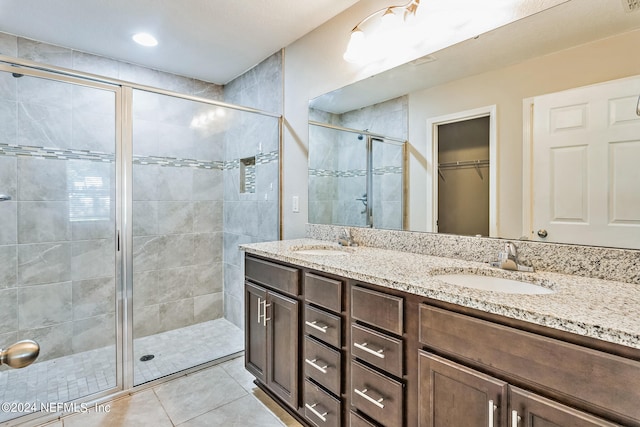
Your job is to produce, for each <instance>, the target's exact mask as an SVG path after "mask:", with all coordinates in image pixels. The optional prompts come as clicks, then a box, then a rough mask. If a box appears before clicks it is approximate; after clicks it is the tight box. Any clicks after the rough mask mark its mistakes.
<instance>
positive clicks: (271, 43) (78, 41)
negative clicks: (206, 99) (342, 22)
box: [0, 0, 358, 84]
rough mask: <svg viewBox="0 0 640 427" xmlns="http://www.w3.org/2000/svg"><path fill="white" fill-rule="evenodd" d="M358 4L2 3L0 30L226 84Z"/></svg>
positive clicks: (198, 0)
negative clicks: (149, 41)
mask: <svg viewBox="0 0 640 427" xmlns="http://www.w3.org/2000/svg"><path fill="white" fill-rule="evenodd" d="M357 1H358V0H312V1H310V0H247V1H238V0H0V31H2V32H6V33H10V34H14V35H18V36H23V37H26V38H30V39H34V40H38V41H43V42H47V43H51V44H56V45H59V46H64V47H67V48H72V49H75V50H80V51H83V52H88V53H94V54H97V55H101V56H106V57H109V58H113V59H118V60H122V61H126V62H131V63H134V64H139V65H144V66H147V67H151V68H154V69H158V70H162V71H168V72H171V73H175V74H179V75H183V76H189V77H194V78H197V79H201V80H205V81H209V82H213V83H218V84H225V83H228V82H229V81H230V80H233V79H234V78H235V77H237V76H239V75H240V74H242V73H244V72H245V71H247V70H249V69H251V68H252V67H253V66H255V65H256V64H258V63H260V62H261V61H262V60H264V59H265V58H267V57H268V56H270V55H271V54H273V53H275V52H277V51H278V50H279V49H280V48H283V47H285V46H287V45H289V44H291V43H292V42H294V41H295V40H297V39H299V38H300V37H302V36H303V35H305V34H307V33H308V32H310V31H311V30H313V29H315V28H316V27H318V26H319V25H321V24H323V23H324V22H326V21H328V20H329V19H331V18H332V17H333V16H335V15H337V14H339V13H340V12H342V11H343V10H345V9H347V8H348V7H350V6H352V5H353V4H354V3H356V2H357ZM140 31H145V32H148V33H151V34H153V35H154V36H155V37H156V38H157V39H158V42H159V44H158V46H156V47H154V48H145V47H142V46H139V45H137V44H135V43H134V42H133V41H132V40H131V36H132V35H133V34H135V33H137V32H140Z"/></svg>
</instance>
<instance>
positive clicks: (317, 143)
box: [309, 114, 406, 230]
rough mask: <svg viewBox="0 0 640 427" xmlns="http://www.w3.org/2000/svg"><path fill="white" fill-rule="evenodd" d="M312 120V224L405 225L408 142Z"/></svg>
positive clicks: (310, 132) (310, 217)
mask: <svg viewBox="0 0 640 427" xmlns="http://www.w3.org/2000/svg"><path fill="white" fill-rule="evenodd" d="M321 115H322V114H321ZM322 118H323V119H326V117H322ZM309 124H310V126H309V222H310V223H312V224H333V225H341V226H353V227H382V228H387V229H396V230H398V229H399V230H401V229H403V227H404V218H405V216H404V208H405V206H404V205H405V197H404V193H405V188H404V182H405V171H406V170H405V162H406V140H404V139H400V138H392V137H387V136H384V135H381V134H378V133H372V132H371V131H370V130H369V129H362V128H360V129H353V128H348V127H343V126H339V125H335V124H330V123H326V122H319V121H314V120H310V121H309Z"/></svg>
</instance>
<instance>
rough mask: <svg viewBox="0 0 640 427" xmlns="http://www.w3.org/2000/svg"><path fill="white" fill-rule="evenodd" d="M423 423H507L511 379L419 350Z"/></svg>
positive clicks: (433, 426) (425, 426) (454, 426)
mask: <svg viewBox="0 0 640 427" xmlns="http://www.w3.org/2000/svg"><path fill="white" fill-rule="evenodd" d="M418 375H419V381H420V383H419V385H418V387H419V395H418V400H419V405H420V427H458V426H460V427H462V426H495V427H506V426H505V423H504V422H502V421H503V420H505V419H506V409H507V408H506V403H507V402H506V395H507V394H506V391H507V383H505V382H503V381H500V380H498V379H496V378H493V377H490V376H488V375H485V374H482V373H480V372H477V371H474V370H472V369H469V368H467V367H465V366H462V365H458V364H457V363H454V362H451V361H449V360H447V359H443V358H441V357H438V356H435V355H433V354H431V353H427V352H424V351H420V352H419V372H418Z"/></svg>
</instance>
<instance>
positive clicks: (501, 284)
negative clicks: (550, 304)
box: [433, 274, 553, 295]
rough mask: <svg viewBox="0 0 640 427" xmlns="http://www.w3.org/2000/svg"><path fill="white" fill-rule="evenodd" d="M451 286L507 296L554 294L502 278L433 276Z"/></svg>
mask: <svg viewBox="0 0 640 427" xmlns="http://www.w3.org/2000/svg"><path fill="white" fill-rule="evenodd" d="M433 277H434V278H435V279H438V280H442V281H443V282H445V283H449V284H451V285H458V286H464V287H466V288H473V289H480V290H483V291H493V292H503V293H506V294H527V295H535V294H552V293H553V291H552V290H551V289H548V288H545V287H543V286H540V285H534V284H533V283H527V282H521V281H519V280H512V279H504V278H502V277H491V276H478V275H476V274H441V275H437V276H433Z"/></svg>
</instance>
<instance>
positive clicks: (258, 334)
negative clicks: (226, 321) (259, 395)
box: [244, 282, 267, 384]
mask: <svg viewBox="0 0 640 427" xmlns="http://www.w3.org/2000/svg"><path fill="white" fill-rule="evenodd" d="M266 300H267V290H266V289H264V288H262V287H260V286H256V285H253V284H251V283H248V282H245V284H244V301H245V302H244V303H245V321H244V327H245V335H244V340H245V346H244V349H245V350H244V365H245V368H246V369H247V370H248V371H249V372H251V373H252V374H253V375H254V376H255V377H256V378H257V379H258V380H260V381H261V382H262V383H265V384H266V382H267V375H266V370H267V328H266V326H265V321H264V310H265V308H264V305H265V304H266Z"/></svg>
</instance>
